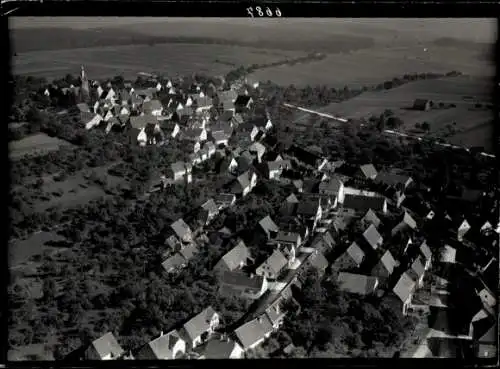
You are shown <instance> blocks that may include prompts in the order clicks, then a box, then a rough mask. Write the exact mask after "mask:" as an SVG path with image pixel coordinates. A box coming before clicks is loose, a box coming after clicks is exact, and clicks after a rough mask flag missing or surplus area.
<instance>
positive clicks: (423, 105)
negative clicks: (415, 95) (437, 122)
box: [413, 99, 432, 111]
mask: <svg viewBox="0 0 500 369" xmlns="http://www.w3.org/2000/svg"><path fill="white" fill-rule="evenodd" d="M431 107H432V101H431V100H426V99H416V100H415V101H414V102H413V109H414V110H422V111H427V110H430V108H431Z"/></svg>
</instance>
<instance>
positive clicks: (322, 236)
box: [311, 231, 335, 250]
mask: <svg viewBox="0 0 500 369" xmlns="http://www.w3.org/2000/svg"><path fill="white" fill-rule="evenodd" d="M320 245H324V246H326V247H319V246H320ZM311 246H312V247H314V248H317V249H323V250H325V249H333V247H334V246H335V240H334V239H333V237H332V234H331V233H330V232H329V231H326V232H325V233H318V234H317V235H316V237H314V239H313V240H312V242H311Z"/></svg>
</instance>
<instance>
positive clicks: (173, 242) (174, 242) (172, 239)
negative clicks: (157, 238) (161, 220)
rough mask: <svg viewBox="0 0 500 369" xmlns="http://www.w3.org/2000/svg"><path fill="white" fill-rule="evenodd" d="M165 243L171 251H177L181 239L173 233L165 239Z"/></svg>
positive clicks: (180, 245)
mask: <svg viewBox="0 0 500 369" xmlns="http://www.w3.org/2000/svg"><path fill="white" fill-rule="evenodd" d="M165 245H167V246H168V247H169V248H170V250H171V251H178V250H180V248H181V247H182V244H181V241H180V240H179V239H178V238H177V236H176V235H174V234H172V235H170V236H169V237H167V238H166V239H165Z"/></svg>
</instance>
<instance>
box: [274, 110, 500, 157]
mask: <svg viewBox="0 0 500 369" xmlns="http://www.w3.org/2000/svg"><path fill="white" fill-rule="evenodd" d="M283 106H284V107H286V108H290V109H296V110H300V111H303V112H305V113H309V114H315V115H318V116H320V117H323V118H327V119H332V120H335V121H336V122H342V123H347V122H348V119H346V118H344V117H339V116H334V115H331V114H326V113H322V112H320V111H317V110H311V109H308V108H304V107H301V106H296V105H292V104H287V103H284V104H283ZM302 118H303V117H300V118H299V119H297V120H301V119H302ZM297 120H295V121H294V122H296V121H297ZM383 132H384V133H385V134H388V135H393V136H399V137H405V138H411V139H415V140H418V141H422V140H426V141H431V142H432V143H433V144H434V145H438V146H442V147H449V148H452V149H461V150H465V151H467V152H469V151H470V149H469V148H468V147H464V146H458V145H452V144H449V143H444V142H438V141H437V140H432V139H429V138H422V137H419V136H414V135H409V134H406V133H403V132H398V131H394V130H390V129H386V130H384V131H383ZM479 154H480V155H482V156H486V157H490V158H495V157H496V156H495V155H493V154H490V153H487V152H480V153H479Z"/></svg>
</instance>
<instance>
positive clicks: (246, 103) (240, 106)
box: [234, 95, 253, 113]
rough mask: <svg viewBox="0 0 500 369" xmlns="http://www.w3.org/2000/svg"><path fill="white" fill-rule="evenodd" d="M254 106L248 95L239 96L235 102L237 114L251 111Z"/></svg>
mask: <svg viewBox="0 0 500 369" xmlns="http://www.w3.org/2000/svg"><path fill="white" fill-rule="evenodd" d="M252 105H253V99H252V98H251V97H250V96H248V95H239V96H238V97H237V98H236V100H235V101H234V107H235V110H236V112H238V113H239V112H243V111H246V110H248V109H250V108H251V107H252Z"/></svg>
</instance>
